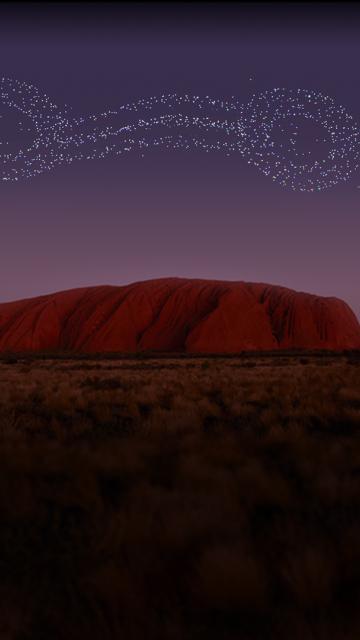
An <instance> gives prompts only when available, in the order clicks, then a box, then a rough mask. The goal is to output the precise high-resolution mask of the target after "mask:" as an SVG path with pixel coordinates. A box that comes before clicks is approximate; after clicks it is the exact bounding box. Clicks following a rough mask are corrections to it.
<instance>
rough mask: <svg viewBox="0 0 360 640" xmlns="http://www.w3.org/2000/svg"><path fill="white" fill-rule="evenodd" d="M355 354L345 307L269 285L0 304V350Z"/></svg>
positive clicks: (170, 288) (180, 282)
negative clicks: (328, 351)
mask: <svg viewBox="0 0 360 640" xmlns="http://www.w3.org/2000/svg"><path fill="white" fill-rule="evenodd" d="M359 348H360V325H359V322H358V320H357V318H356V316H355V314H354V313H353V311H352V310H351V309H350V307H349V306H348V305H347V304H346V303H345V302H343V301H342V300H340V299H338V298H330V297H320V296H316V295H313V294H309V293H303V292H296V291H293V290H291V289H288V288H285V287H281V286H275V285H268V284H259V283H257V284H255V283H248V282H227V281H217V280H200V279H186V278H162V279H157V280H148V281H144V282H136V283H133V284H129V285H125V286H110V285H106V286H95V287H86V288H79V289H72V290H68V291H61V292H58V293H53V294H48V295H42V296H39V297H36V298H30V299H25V300H19V301H15V302H7V303H3V304H0V351H1V352H23V351H44V350H51V351H69V352H83V353H92V352H109V351H118V352H135V351H146V350H149V351H163V352H185V353H236V352H239V351H254V350H256V351H258V350H260V351H261V350H276V349H331V350H344V349H359Z"/></svg>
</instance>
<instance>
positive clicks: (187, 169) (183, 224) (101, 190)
mask: <svg viewBox="0 0 360 640" xmlns="http://www.w3.org/2000/svg"><path fill="white" fill-rule="evenodd" d="M42 6H43V8H41V7H40V6H37V5H34V4H32V3H28V4H27V5H21V4H17V3H14V4H13V5H12V6H10V5H7V4H5V3H4V4H2V5H1V7H0V61H1V62H0V67H1V72H0V76H10V77H14V78H17V79H19V80H23V81H26V82H30V83H32V84H34V85H36V86H38V87H39V89H40V90H41V91H43V92H44V93H46V94H47V95H49V96H50V97H51V98H52V99H53V100H54V101H55V102H56V103H57V104H59V105H63V104H65V103H68V104H69V105H71V107H72V113H73V115H74V117H75V116H76V115H78V114H88V113H96V112H101V111H103V110H107V109H111V108H114V109H117V108H118V107H119V106H121V104H123V103H126V102H128V101H133V100H136V99H138V98H141V97H147V96H153V95H157V94H162V93H164V92H165V93H170V92H173V91H174V92H177V93H189V94H197V95H210V96H213V97H214V98H229V97H230V96H237V97H238V98H239V100H240V101H241V102H246V101H248V100H249V98H250V96H251V95H252V93H253V92H254V91H261V90H265V89H271V88H273V87H286V88H298V87H301V88H309V89H313V90H316V91H321V92H322V93H325V94H327V95H329V96H331V97H333V98H334V99H335V100H336V101H337V102H339V103H340V104H342V105H344V106H345V107H346V110H347V112H348V113H349V114H352V115H353V116H354V118H355V119H357V120H358V121H360V88H359V82H358V70H357V67H358V61H359V59H360V37H359V36H360V33H359V31H360V20H359V17H360V16H359V12H357V9H356V7H355V6H354V5H348V4H344V3H331V4H328V3H323V4H316V3H303V4H299V5H297V6H295V7H294V6H293V7H291V6H290V5H288V6H286V5H277V4H276V3H273V4H271V3H268V5H264V4H261V3H252V4H251V6H250V5H248V4H245V3H244V4H240V3H239V4H237V5H235V4H232V5H230V4H229V5H228V4H227V3H220V2H219V3H211V4H206V3H202V4H201V5H200V4H199V5H197V4H190V3H179V4H175V5H172V6H169V4H167V5H166V4H165V3H164V4H156V3H147V4H146V5H145V4H141V3H132V4H131V6H130V5H128V4H126V3H124V4H119V5H115V4H112V5H111V4H107V3H88V4H87V3H83V4H82V5H81V6H80V5H79V6H77V5H75V4H73V3H64V4H61V5H51V4H50V3H49V4H44V5H42ZM356 12H357V13H356ZM249 78H253V80H250V79H249ZM358 185H360V174H359V173H357V174H355V175H354V176H353V178H351V179H350V180H349V181H348V182H346V183H344V184H341V185H340V186H336V187H334V188H332V189H328V190H325V191H322V192H320V193H313V194H311V193H301V192H293V191H290V190H287V189H284V188H282V187H280V186H279V185H277V184H274V183H273V182H272V181H271V180H269V179H268V178H266V177H265V176H264V175H263V174H261V173H259V172H258V171H257V169H256V168H255V167H252V166H248V165H247V164H246V163H245V162H244V161H243V160H242V158H241V157H240V156H237V155H233V156H231V157H226V156H223V155H217V154H214V155H212V154H206V153H201V152H198V153H186V152H184V151H178V152H175V151H173V152H169V151H166V150H157V151H151V152H149V153H147V154H146V155H145V157H144V158H139V157H138V156H136V155H129V156H128V157H126V158H124V157H122V158H117V159H115V158H112V159H110V158H108V159H104V160H98V161H92V162H86V161H85V162H79V163H77V164H73V165H71V166H64V167H60V168H58V169H57V170H56V171H54V172H52V173H46V174H43V175H40V176H39V177H36V178H34V179H32V180H28V181H25V182H21V183H0V215H1V230H2V233H1V235H0V301H5V300H10V299H15V298H20V297H29V296H33V295H39V294H42V293H47V292H50V291H55V290H60V289H69V288H73V287H80V286H85V285H97V284H123V283H127V282H131V281H134V280H143V279H148V278H155V277H163V276H187V277H201V278H216V279H229V280H249V281H262V282H269V283H273V284H282V285H285V286H288V287H292V288H295V289H298V290H304V291H309V292H313V293H318V294H322V295H334V296H338V297H341V298H343V299H345V300H346V301H347V302H349V303H350V305H351V306H352V307H353V309H354V310H355V311H356V312H357V314H358V315H360V294H359V286H358V273H359V262H360V259H359V249H358V244H359V240H358V239H359V237H360V219H359V203H360V189H359V188H358Z"/></svg>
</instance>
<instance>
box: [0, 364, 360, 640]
mask: <svg viewBox="0 0 360 640" xmlns="http://www.w3.org/2000/svg"><path fill="white" fill-rule="evenodd" d="M0 467H1V483H0V639H1V640H65V639H66V640H80V639H82V638H85V639H89V640H92V639H94V640H110V639H117V638H124V639H125V638H126V640H193V639H194V640H195V639H196V640H197V639H202V638H204V639H206V640H255V639H256V640H267V639H271V640H273V639H274V640H275V639H276V640H355V639H357V638H359V637H360V357H359V354H356V353H348V354H346V353H345V354H340V355H339V356H333V355H330V354H326V353H324V354H319V355H316V354H311V353H308V354H307V353H305V354H304V353H303V354H295V355H291V354H282V355H281V354H279V355H275V354H273V355H271V356H260V355H259V354H258V355H256V356H250V355H246V354H244V355H243V356H242V357H241V358H221V357H220V358H190V357H182V358H169V357H162V358H157V359H154V358H153V357H150V356H149V357H147V358H139V357H137V358H128V359H119V358H118V357H115V356H111V357H108V358H103V359H101V358H99V357H96V358H95V357H92V358H90V357H87V358H78V359H69V358H67V357H66V356H64V357H58V358H57V359H55V358H50V357H49V356H48V355H46V354H43V355H42V356H41V357H29V356H25V355H21V354H18V355H17V356H12V355H10V354H8V355H6V356H4V357H2V359H1V361H0Z"/></svg>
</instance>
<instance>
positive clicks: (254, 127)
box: [0, 78, 360, 192]
mask: <svg viewBox="0 0 360 640" xmlns="http://www.w3.org/2000/svg"><path fill="white" fill-rule="evenodd" d="M0 98H1V101H0V115H2V112H3V113H5V116H6V113H8V112H9V111H11V112H12V113H13V114H14V113H15V114H17V116H18V117H20V118H21V122H18V123H17V125H18V132H19V131H20V133H25V134H26V136H27V137H29V134H32V136H33V137H32V138H30V140H29V144H27V145H26V146H25V147H24V148H23V149H20V150H19V149H17V148H16V149H14V150H13V149H11V150H10V149H9V148H7V149H5V151H4V152H2V153H0V175H1V180H3V181H17V180H20V179H22V178H32V177H34V176H36V175H37V174H40V173H43V172H45V171H49V170H51V169H54V168H55V167H57V166H59V165H61V164H65V163H67V164H70V163H72V162H74V161H75V160H83V159H87V160H90V159H97V158H104V157H106V156H119V155H122V154H126V153H128V152H130V151H138V152H139V153H140V155H143V154H144V152H145V150H147V149H150V148H154V147H165V148H168V149H185V150H193V149H201V150H203V151H206V152H212V151H221V152H223V153H225V154H226V155H230V154H233V153H237V154H239V155H240V156H241V157H243V158H244V159H245V160H246V161H247V162H248V163H249V164H253V165H255V166H256V167H257V168H258V169H259V170H261V171H262V172H263V173H264V174H265V175H267V176H270V177H271V178H272V180H273V181H275V182H277V183H279V184H280V185H282V186H284V187H289V188H291V189H293V190H300V191H310V192H311V191H320V190H323V189H327V188H329V187H332V186H334V185H336V184H338V183H339V182H341V181H346V180H348V179H349V177H350V176H351V174H352V173H353V172H354V171H355V170H356V169H357V168H358V166H359V152H360V129H359V127H358V125H357V124H356V123H355V121H354V120H353V117H352V116H351V115H349V114H347V113H346V110H345V109H344V107H342V106H339V105H336V103H335V102H334V100H333V99H332V98H330V97H329V96H327V95H323V94H321V93H317V92H315V91H312V90H306V89H281V88H274V89H271V90H269V91H264V92H262V93H258V94H255V95H253V96H252V98H251V99H250V101H249V102H248V103H247V104H241V103H239V101H237V100H236V99H231V100H230V101H226V100H218V99H212V98H210V97H208V96H206V97H204V98H201V97H199V96H189V95H186V94H185V95H177V94H168V95H165V94H164V95H161V96H158V97H157V96H153V97H150V98H146V99H141V100H138V101H137V102H133V103H128V104H126V105H123V106H121V107H120V108H119V109H117V110H115V111H106V112H104V113H101V114H98V115H88V116H82V117H77V118H70V117H69V111H68V110H67V109H64V110H61V109H59V107H58V106H57V105H56V104H54V103H53V102H52V101H51V100H50V99H49V98H48V97H47V96H46V95H42V94H41V93H40V92H39V90H38V89H37V88H36V87H34V86H32V85H30V84H27V83H25V82H19V81H17V80H14V79H9V78H2V79H1V81H0ZM1 109H2V111H1ZM26 119H27V127H26V125H24V123H23V120H26ZM0 122H1V121H0ZM309 125H310V129H311V127H313V128H314V127H315V129H316V132H315V134H312V133H311V131H310V136H312V137H310V139H309V131H308V129H309ZM24 127H25V128H24ZM304 127H305V133H304V132H303V129H304ZM0 145H1V146H0V151H2V149H3V148H4V146H5V147H6V146H7V147H9V145H10V146H11V142H9V141H5V142H0ZM304 145H305V147H304ZM317 148H319V149H321V151H322V154H320V155H319V154H318V153H317V151H316V150H317ZM315 151H316V152H315Z"/></svg>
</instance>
